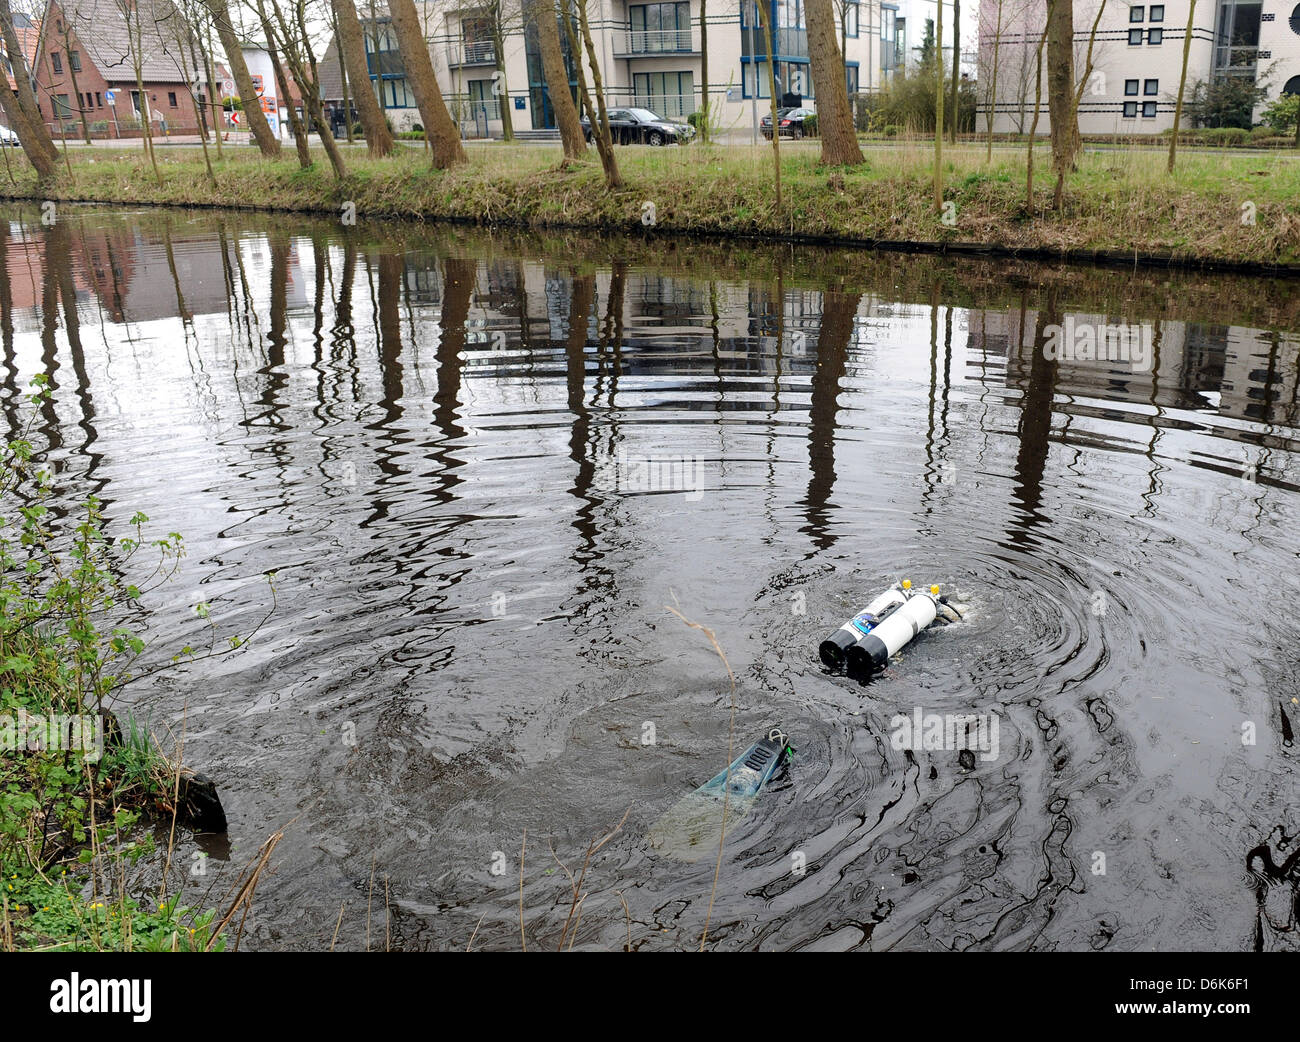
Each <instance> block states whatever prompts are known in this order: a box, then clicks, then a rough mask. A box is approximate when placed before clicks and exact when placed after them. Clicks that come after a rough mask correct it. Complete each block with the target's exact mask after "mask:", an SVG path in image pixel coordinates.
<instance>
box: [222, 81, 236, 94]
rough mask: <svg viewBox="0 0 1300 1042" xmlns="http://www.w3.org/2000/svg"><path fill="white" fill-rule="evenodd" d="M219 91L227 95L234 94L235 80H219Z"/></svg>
mask: <svg viewBox="0 0 1300 1042" xmlns="http://www.w3.org/2000/svg"><path fill="white" fill-rule="evenodd" d="M221 93H222V94H224V95H226V96H227V97H229V96H230V95H232V94H234V93H235V81H234V80H222V81H221Z"/></svg>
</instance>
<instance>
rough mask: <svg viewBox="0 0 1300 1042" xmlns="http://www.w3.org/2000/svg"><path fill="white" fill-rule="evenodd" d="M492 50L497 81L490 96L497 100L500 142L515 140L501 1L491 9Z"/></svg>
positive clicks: (497, 1)
mask: <svg viewBox="0 0 1300 1042" xmlns="http://www.w3.org/2000/svg"><path fill="white" fill-rule="evenodd" d="M492 49H493V50H494V51H495V52H496V58H497V68H496V71H497V72H498V73H499V74H500V76H501V78H500V79H499V80H496V79H494V80H493V83H492V95H493V97H495V98H496V99H497V106H498V109H499V113H498V114H499V115H500V117H501V140H502V141H513V140H514V139H515V117H514V116H513V115H512V114H511V112H510V86H509V85H508V84H507V83H506V31H505V26H503V25H502V24H501V0H496V4H495V6H494V7H493V8H492Z"/></svg>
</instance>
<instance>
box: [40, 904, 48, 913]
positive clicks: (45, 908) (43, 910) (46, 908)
mask: <svg viewBox="0 0 1300 1042" xmlns="http://www.w3.org/2000/svg"><path fill="white" fill-rule="evenodd" d="M49 910H50V906H49V905H46V906H45V907H44V908H42V909H41V911H42V912H48V911H49Z"/></svg>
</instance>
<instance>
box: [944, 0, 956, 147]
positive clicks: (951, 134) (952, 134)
mask: <svg viewBox="0 0 1300 1042" xmlns="http://www.w3.org/2000/svg"><path fill="white" fill-rule="evenodd" d="M939 2H940V3H942V2H943V0H939ZM960 81H961V0H952V87H951V90H952V104H951V105H950V106H949V107H950V108H951V109H952V116H951V120H952V122H951V123H949V125H948V140H949V141H951V142H952V143H953V145H956V144H957V119H958V117H959V116H960V115H961V110H960V109H959V108H958V107H957V88H958V87H959V86H960Z"/></svg>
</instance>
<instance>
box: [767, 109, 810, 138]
mask: <svg viewBox="0 0 1300 1042" xmlns="http://www.w3.org/2000/svg"><path fill="white" fill-rule="evenodd" d="M776 118H777V123H778V125H779V126H780V128H781V136H782V137H792V138H801V137H816V136H817V113H815V112H814V111H813V110H812V109H809V108H797V109H777V110H776ZM759 129H760V130H761V131H762V132H763V136H764V137H765V138H767V139H768V140H769V141H771V140H772V115H771V113H769V114H768V115H766V116H764V117H763V118H762V119H761V120H760V121H759Z"/></svg>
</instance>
